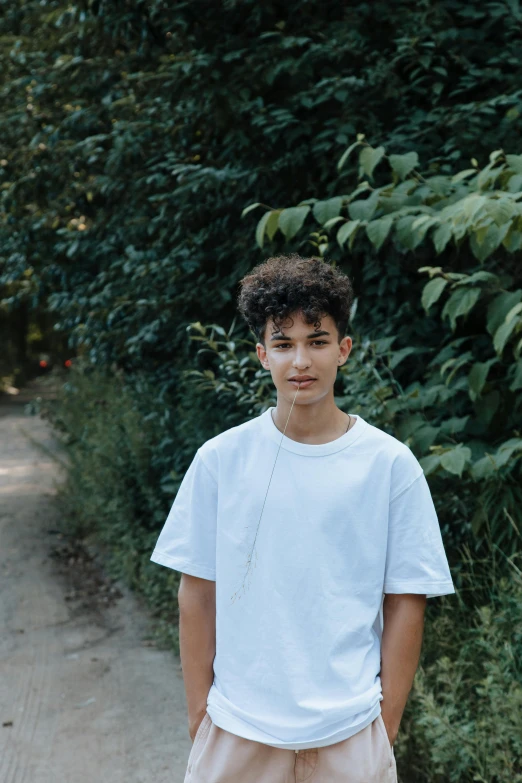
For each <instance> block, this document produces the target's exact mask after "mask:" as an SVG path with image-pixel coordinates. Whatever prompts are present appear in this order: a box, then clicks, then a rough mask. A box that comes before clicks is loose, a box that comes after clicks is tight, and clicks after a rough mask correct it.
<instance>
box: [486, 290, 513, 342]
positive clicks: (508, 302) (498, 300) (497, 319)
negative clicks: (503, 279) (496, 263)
mask: <svg viewBox="0 0 522 783" xmlns="http://www.w3.org/2000/svg"><path fill="white" fill-rule="evenodd" d="M520 301H522V291H521V290H520V289H517V290H516V291H503V292H502V293H501V294H498V295H497V296H495V298H494V299H492V300H491V302H490V303H489V305H488V311H487V325H486V329H487V330H488V332H489V333H490V335H491V336H493V335H494V334H495V332H496V331H497V329H498V328H499V326H500V325H501V324H502V323H503V321H504V319H505V317H506V315H507V314H508V313H509V311H510V310H511V308H513V307H514V306H515V305H516V304H518V302H520Z"/></svg>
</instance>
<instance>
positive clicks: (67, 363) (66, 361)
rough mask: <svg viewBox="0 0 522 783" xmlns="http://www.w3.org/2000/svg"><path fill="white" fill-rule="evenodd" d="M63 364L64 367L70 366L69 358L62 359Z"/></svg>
mask: <svg viewBox="0 0 522 783" xmlns="http://www.w3.org/2000/svg"><path fill="white" fill-rule="evenodd" d="M64 364H65V366H66V367H70V366H71V364H72V362H71V360H70V359H66V360H65V361H64Z"/></svg>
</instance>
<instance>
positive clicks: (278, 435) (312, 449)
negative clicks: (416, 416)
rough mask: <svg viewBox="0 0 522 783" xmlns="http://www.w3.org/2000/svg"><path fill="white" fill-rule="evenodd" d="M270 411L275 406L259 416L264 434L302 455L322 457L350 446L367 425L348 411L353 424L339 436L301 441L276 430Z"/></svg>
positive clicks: (357, 415) (273, 409) (286, 448)
mask: <svg viewBox="0 0 522 783" xmlns="http://www.w3.org/2000/svg"><path fill="white" fill-rule="evenodd" d="M272 411H275V406H272V407H270V408H268V409H267V410H266V411H264V413H262V414H261V416H260V417H259V418H260V422H261V424H262V426H263V430H264V432H265V433H266V435H267V436H268V437H269V438H270V439H271V440H273V441H274V442H275V443H277V444H278V445H279V444H280V443H281V448H282V449H285V450H286V451H292V452H293V453H294V454H301V455H302V456H304V457H324V456H326V455H327V454H335V453H336V452H337V451H342V450H343V449H345V448H346V447H347V446H351V444H352V443H354V441H356V440H357V438H359V437H360V436H361V435H362V433H363V432H364V430H365V429H366V427H367V426H368V424H367V422H366V421H365V420H364V419H363V418H362V417H361V416H360V415H359V414H358V413H350V416H352V417H353V418H355V424H353V426H352V427H351V429H349V430H348V432H345V433H344V435H341V437H340V438H336V439H335V440H331V441H329V442H328V443H301V442H300V441H297V440H292V438H289V437H288V436H287V435H283V433H282V432H280V431H279V430H278V428H277V427H276V425H275V423H274V420H273V419H272ZM281 439H282V442H281Z"/></svg>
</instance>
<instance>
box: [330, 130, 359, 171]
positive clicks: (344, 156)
mask: <svg viewBox="0 0 522 783" xmlns="http://www.w3.org/2000/svg"><path fill="white" fill-rule="evenodd" d="M363 138H364V136H363ZM361 144H363V141H362V139H359V138H358V140H357V141H356V142H354V143H353V144H350V146H349V147H348V149H347V150H345V151H344V152H343V154H342V155H341V158H340V160H339V162H338V164H337V171H340V170H341V169H342V167H343V166H344V164H345V163H346V161H347V160H348V158H349V156H350V154H351V153H352V152H353V150H354V149H355V148H356V147H360V146H361Z"/></svg>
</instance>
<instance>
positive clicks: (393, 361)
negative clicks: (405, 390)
mask: <svg viewBox="0 0 522 783" xmlns="http://www.w3.org/2000/svg"><path fill="white" fill-rule="evenodd" d="M412 353H417V348H414V347H413V346H411V345H410V346H409V347H408V348H401V349H400V350H399V351H394V352H393V353H392V355H391V357H390V360H389V362H388V365H389V367H390V370H394V369H395V368H396V367H397V365H398V364H399V362H402V360H403V359H405V358H406V357H407V356H410V354H412Z"/></svg>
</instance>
